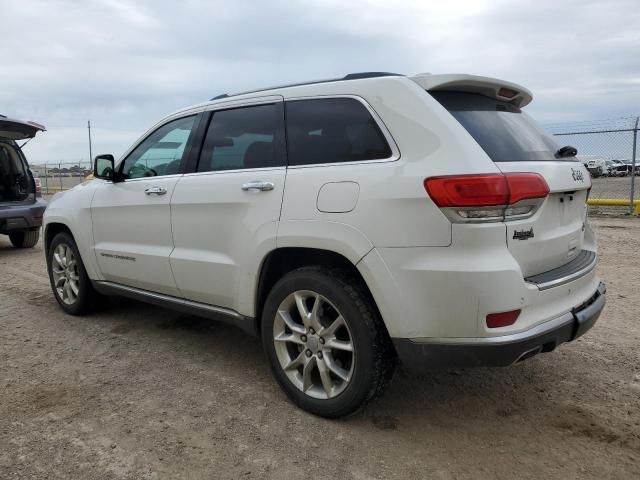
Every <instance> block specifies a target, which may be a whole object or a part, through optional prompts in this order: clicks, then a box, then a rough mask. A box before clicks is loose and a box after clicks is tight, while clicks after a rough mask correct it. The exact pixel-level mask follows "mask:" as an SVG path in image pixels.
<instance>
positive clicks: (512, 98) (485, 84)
mask: <svg viewBox="0 0 640 480" xmlns="http://www.w3.org/2000/svg"><path fill="white" fill-rule="evenodd" d="M408 78H409V79H411V80H413V81H414V82H416V83H417V84H418V85H420V86H421V87H422V88H424V89H425V90H428V91H442V90H450V91H456V92H470V93H479V94H481V95H484V96H487V97H489V98H495V99H496V100H501V101H503V102H509V103H512V104H513V105H515V106H517V107H524V106H525V105H528V104H529V103H531V100H533V94H532V93H531V92H530V91H529V90H528V89H526V88H524V87H523V86H521V85H518V84H515V83H512V82H507V81H505V80H500V79H498V78H490V77H481V76H478V75H465V74H458V73H451V74H444V75H431V74H429V73H420V74H418V75H414V76H412V77H408Z"/></svg>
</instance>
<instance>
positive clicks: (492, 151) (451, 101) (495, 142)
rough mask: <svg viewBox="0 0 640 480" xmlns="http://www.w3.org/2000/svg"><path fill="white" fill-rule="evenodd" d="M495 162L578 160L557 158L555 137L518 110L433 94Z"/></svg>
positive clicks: (481, 99) (467, 96)
mask: <svg viewBox="0 0 640 480" xmlns="http://www.w3.org/2000/svg"><path fill="white" fill-rule="evenodd" d="M429 93H430V94H431V95H432V96H433V97H434V98H435V99H436V100H437V101H438V102H440V104H441V105H442V106H443V107H444V108H446V109H447V110H448V111H449V113H451V115H453V116H454V117H455V119H456V120H458V122H460V124H461V125H462V126H463V127H464V128H465V129H466V130H467V132H469V134H471V136H472V137H473V138H474V139H475V141H476V142H478V144H479V145H480V146H481V147H482V149H483V150H484V151H485V152H486V153H487V155H488V156H489V157H490V158H491V159H492V160H493V161H494V162H518V161H548V160H565V161H567V160H568V161H577V159H576V157H568V158H557V157H556V152H557V151H558V148H559V145H558V144H557V143H556V141H555V140H554V138H553V137H552V136H551V135H549V134H548V133H546V132H545V131H544V130H543V129H542V128H540V127H539V126H538V125H537V124H536V122H535V121H534V120H533V119H532V118H531V117H530V116H529V115H527V114H526V113H524V112H523V111H522V110H520V109H519V108H518V107H515V106H514V105H511V104H509V103H506V102H501V101H499V100H496V99H492V98H489V97H485V96H484V95H479V94H475V93H463V92H429Z"/></svg>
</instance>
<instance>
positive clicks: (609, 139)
mask: <svg viewBox="0 0 640 480" xmlns="http://www.w3.org/2000/svg"><path fill="white" fill-rule="evenodd" d="M638 123H639V118H638V117H623V118H617V119H611V120H600V121H589V122H576V123H559V124H553V125H546V129H547V131H549V132H551V133H552V134H553V135H554V136H555V137H556V139H557V141H558V143H559V144H560V145H571V146H573V147H576V148H577V149H578V157H579V158H580V160H581V161H582V162H583V163H584V165H585V166H586V167H587V169H588V170H589V172H590V173H591V177H592V184H593V186H592V188H591V194H590V196H589V198H590V200H591V203H592V205H591V207H590V209H591V210H592V211H594V212H593V213H618V214H620V213H627V212H629V213H633V211H634V200H635V201H638V200H640V179H639V178H640V162H639V159H638V158H637V157H638V148H639V147H638ZM594 204H595V205H594ZM639 206H640V204H639ZM625 207H626V209H625ZM635 210H636V212H637V211H638V207H635Z"/></svg>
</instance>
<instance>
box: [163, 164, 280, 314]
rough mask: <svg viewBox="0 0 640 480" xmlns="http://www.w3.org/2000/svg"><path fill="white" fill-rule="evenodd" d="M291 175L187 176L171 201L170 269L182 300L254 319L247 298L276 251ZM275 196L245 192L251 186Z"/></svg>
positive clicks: (235, 173) (228, 173)
mask: <svg viewBox="0 0 640 480" xmlns="http://www.w3.org/2000/svg"><path fill="white" fill-rule="evenodd" d="M285 174H286V170H285V168H284V167H281V168H274V169H253V170H238V171H223V172H207V173H197V174H190V175H185V176H184V177H182V178H181V179H180V182H178V185H177V186H176V189H175V192H174V195H173V199H172V201H171V224H172V226H173V237H174V247H175V248H174V250H173V253H172V254H171V268H172V270H173V273H174V275H175V279H176V282H177V285H178V288H179V289H180V291H181V293H182V295H183V296H184V297H185V298H187V299H189V300H193V301H197V302H202V303H208V304H212V305H217V306H221V307H225V308H230V309H233V310H236V311H239V312H240V313H243V314H247V315H249V314H251V313H252V311H253V303H252V301H251V300H247V299H246V296H247V294H248V293H250V292H252V291H253V290H254V289H255V281H256V276H257V274H258V266H259V265H260V263H261V261H262V259H263V258H264V256H265V255H266V254H267V253H268V252H269V251H271V250H273V249H275V248H276V234H277V228H278V220H279V217H280V206H281V204H282V194H283V192H284V182H285ZM256 180H259V181H264V182H271V183H273V184H274V189H273V190H270V191H244V190H242V188H241V187H242V185H243V184H245V183H247V182H252V181H256Z"/></svg>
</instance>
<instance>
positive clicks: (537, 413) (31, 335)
mask: <svg viewBox="0 0 640 480" xmlns="http://www.w3.org/2000/svg"><path fill="white" fill-rule="evenodd" d="M592 223H593V224H594V225H595V227H596V231H597V234H598V237H599V242H600V252H601V261H600V267H599V269H600V274H601V275H602V277H603V278H604V279H605V281H606V282H607V286H608V304H607V307H606V309H605V312H604V314H603V316H602V317H601V319H600V320H599V322H598V323H597V324H596V326H595V327H594V329H593V330H592V331H591V332H589V333H588V334H587V335H586V336H584V337H582V338H581V339H579V340H577V341H576V342H574V343H572V344H568V345H565V346H563V347H561V348H560V349H558V350H557V351H555V352H553V353H549V354H544V355H540V356H537V357H535V358H533V359H530V360H528V361H526V362H524V363H521V364H518V365H516V366H513V367H509V368H504V369H476V370H456V371H441V372H437V373H430V374H425V375H423V376H415V375H408V374H406V373H399V374H396V376H395V378H394V380H393V382H392V384H391V385H390V387H389V389H388V390H387V392H386V395H385V396H384V397H383V398H382V399H380V400H377V401H375V402H373V403H372V404H370V405H369V406H368V407H367V408H366V410H364V411H363V412H362V413H360V414H357V415H356V416H354V417H351V418H348V419H344V420H339V421H329V420H323V419H320V418H316V417H313V416H310V415H308V414H306V413H304V412H302V411H300V410H298V409H297V408H295V407H294V406H293V405H291V404H290V403H289V402H288V401H287V400H286V398H285V396H284V395H283V394H282V393H281V392H280V390H279V388H278V387H277V385H276V384H275V382H274V381H273V380H272V379H271V376H270V373H269V371H268V368H267V366H266V365H265V359H264V357H263V354H262V351H261V348H260V344H259V342H258V340H257V339H254V338H251V337H248V336H246V335H245V334H243V333H242V332H240V331H239V330H235V329H234V328H232V327H228V326H224V325H219V324H214V323H210V322H208V321H206V320H200V319H197V318H194V317H186V316H183V315H180V314H176V313H173V312H170V311H166V310H161V309H159V308H155V307H152V306H147V305H144V304H142V303H137V302H133V301H127V300H117V301H113V302H111V303H110V304H109V305H108V306H107V307H106V309H105V310H103V311H102V312H100V313H97V314H94V315H92V316H89V317H84V318H77V317H71V316H67V315H64V314H63V313H62V312H61V310H60V309H59V308H58V306H57V304H56V302H55V300H54V299H53V296H52V295H51V293H50V290H49V285H48V281H47V277H46V272H45V265H44V259H43V252H42V248H41V247H40V246H38V247H36V248H35V249H32V250H22V251H19V250H15V249H12V248H10V246H9V243H8V242H7V241H6V240H5V237H2V236H0V478H1V479H14V478H49V479H53V478H73V479H83V480H84V479H165V478H170V479H201V478H202V479H214V478H223V479H254V478H255V479H281V478H282V479H284V478H312V479H314V480H317V479H324V478H332V479H343V478H346V479H356V480H364V479H394V478H398V479H400V478H402V479H422V478H424V479H443V480H445V479H466V478H491V479H508V480H513V479H528V478H531V479H533V478H535V479H539V478H562V479H573V478H580V479H585V478H592V479H607V478H619V479H631V478H640V349H639V348H638V344H639V342H640V324H639V320H640V318H639V315H638V312H639V311H640V279H639V277H640V220H633V219H615V218H604V219H594V220H593V221H592Z"/></svg>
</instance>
